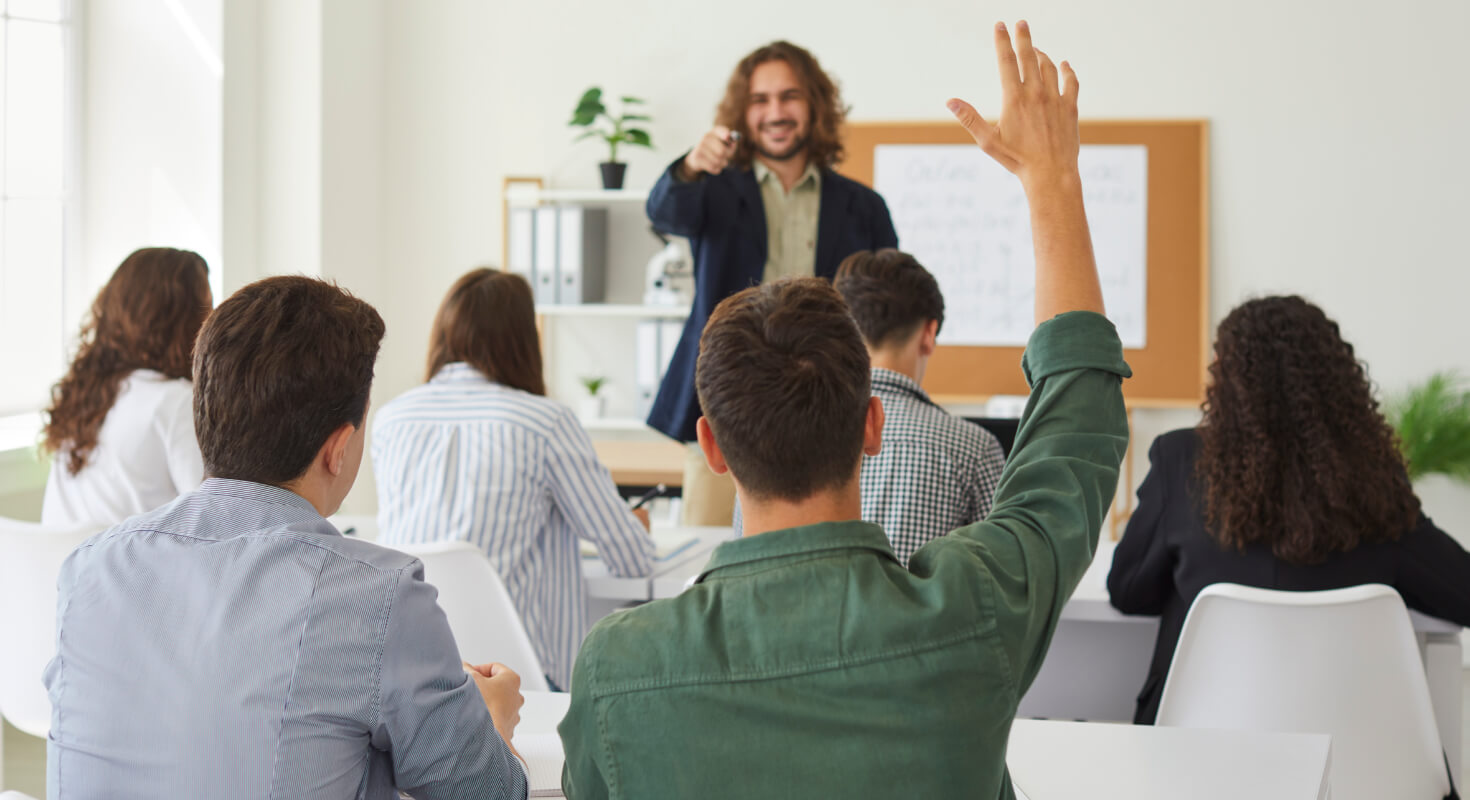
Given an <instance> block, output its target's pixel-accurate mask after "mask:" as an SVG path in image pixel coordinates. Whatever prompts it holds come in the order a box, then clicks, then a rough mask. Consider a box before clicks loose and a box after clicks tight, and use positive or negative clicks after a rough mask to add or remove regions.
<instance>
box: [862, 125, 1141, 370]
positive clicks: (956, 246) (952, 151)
mask: <svg viewBox="0 0 1470 800" xmlns="http://www.w3.org/2000/svg"><path fill="white" fill-rule="evenodd" d="M1078 163H1079V166H1080V168H1081V173H1082V196H1083V202H1084V204H1085V205H1086V208H1087V220H1088V223H1089V227H1090V229H1091V232H1092V247H1093V253H1094V254H1095V255H1096V257H1097V267H1098V275H1099V277H1100V279H1101V281H1102V290H1103V302H1104V303H1105V304H1106V305H1107V311H1108V318H1109V319H1111V320H1112V321H1113V324H1115V325H1117V327H1118V335H1119V337H1121V338H1122V340H1123V346H1124V347H1127V348H1134V349H1142V348H1143V347H1144V346H1145V344H1146V330H1145V320H1146V318H1147V314H1146V309H1147V308H1148V305H1147V300H1148V298H1147V296H1146V291H1147V286H1148V273H1147V267H1146V265H1147V263H1148V253H1147V244H1146V243H1147V241H1148V191H1147V186H1148V148H1147V147H1145V146H1143V145H1083V146H1082V152H1081V155H1080V157H1079V159H1078ZM873 188H875V189H877V190H878V192H879V193H880V194H882V195H883V198H884V200H886V201H887V203H888V210H889V213H890V214H891V215H892V216H893V226H894V228H896V229H897V231H898V241H899V246H900V247H902V248H903V250H904V251H905V252H907V253H910V254H912V255H913V256H914V257H915V258H916V259H918V261H919V263H920V264H923V265H924V266H925V268H927V269H928V270H929V271H930V272H931V273H933V274H934V277H935V278H936V279H937V280H938V281H939V288H940V290H941V291H942V292H944V300H945V309H946V312H945V315H944V316H945V320H944V326H943V330H941V331H940V333H939V342H940V344H948V345H979V346H992V347H1021V346H1024V345H1025V344H1026V340H1027V339H1028V338H1029V337H1030V335H1031V331H1032V330H1033V329H1034V328H1035V315H1034V311H1035V298H1036V272H1035V264H1036V257H1035V253H1034V252H1033V250H1032V246H1031V219H1030V215H1029V212H1028V210H1027V206H1026V195H1025V193H1024V192H1023V191H1022V190H1021V182H1020V181H1019V180H1018V179H1017V178H1016V177H1015V176H1014V175H1012V174H1011V173H1009V172H1007V171H1006V170H1005V169H1004V168H1003V167H1001V166H1000V165H999V164H997V163H995V162H994V161H993V160H991V158H990V157H989V156H987V155H985V153H984V152H982V151H981V150H980V149H979V148H977V147H975V146H973V145H929V144H925V145H890V144H882V145H878V146H877V147H875V148H874V152H873Z"/></svg>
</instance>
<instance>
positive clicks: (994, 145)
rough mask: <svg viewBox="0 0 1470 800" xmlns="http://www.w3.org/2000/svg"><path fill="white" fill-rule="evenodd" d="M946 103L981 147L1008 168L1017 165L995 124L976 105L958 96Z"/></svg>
mask: <svg viewBox="0 0 1470 800" xmlns="http://www.w3.org/2000/svg"><path fill="white" fill-rule="evenodd" d="M946 105H947V106H948V107H949V111H950V113H951V114H954V116H955V119H958V120H959V121H960V124H961V125H963V126H965V130H967V131H969V132H970V136H971V138H973V139H974V140H975V144H978V145H980V149H981V150H984V151H985V153H986V155H989V156H990V157H991V158H993V159H995V160H996V161H998V162H1000V165H1001V166H1003V167H1005V168H1006V169H1011V168H1012V167H1014V166H1015V164H1016V160H1015V159H1014V158H1012V157H1011V155H1010V152H1009V151H1007V150H1006V148H1005V145H1004V144H1003V143H1002V142H1001V140H1000V135H999V134H998V133H997V132H996V130H995V126H994V125H991V124H990V123H989V122H986V121H985V119H984V118H983V117H981V116H980V112H978V111H976V110H975V107H974V106H972V105H970V104H969V103H966V102H965V101H963V100H961V99H959V98H957V97H956V98H951V99H950V101H949V102H948V103H946Z"/></svg>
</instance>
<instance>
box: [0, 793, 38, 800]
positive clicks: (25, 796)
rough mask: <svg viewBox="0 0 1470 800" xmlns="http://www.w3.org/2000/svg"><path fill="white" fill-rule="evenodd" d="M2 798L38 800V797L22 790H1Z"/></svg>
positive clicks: (3, 799)
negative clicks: (21, 791)
mask: <svg viewBox="0 0 1470 800" xmlns="http://www.w3.org/2000/svg"><path fill="white" fill-rule="evenodd" d="M0 800H36V798H34V797H31V796H30V795H28V794H21V793H20V792H0Z"/></svg>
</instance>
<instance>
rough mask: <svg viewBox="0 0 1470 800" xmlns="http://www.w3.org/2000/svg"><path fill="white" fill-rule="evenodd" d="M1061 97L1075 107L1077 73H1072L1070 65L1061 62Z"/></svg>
mask: <svg viewBox="0 0 1470 800" xmlns="http://www.w3.org/2000/svg"><path fill="white" fill-rule="evenodd" d="M1062 97H1064V98H1066V99H1067V101H1068V102H1070V103H1071V104H1072V105H1073V106H1074V107H1075V106H1076V105H1077V73H1075V72H1073V71H1072V65H1071V64H1068V63H1067V62H1065V61H1063V62H1062Z"/></svg>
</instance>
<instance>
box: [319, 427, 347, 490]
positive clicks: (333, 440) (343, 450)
mask: <svg viewBox="0 0 1470 800" xmlns="http://www.w3.org/2000/svg"><path fill="white" fill-rule="evenodd" d="M355 433H357V426H356V425H353V424H352V423H350V422H344V423H342V427H340V428H338V429H337V430H335V431H332V435H331V436H328V437H327V441H326V443H325V444H323V445H322V449H321V452H319V453H317V458H319V459H321V463H322V466H323V467H324V468H325V469H326V470H327V474H328V475H331V476H333V477H336V476H337V475H341V474H342V467H343V465H345V464H346V463H347V444H348V442H350V441H351V440H352V435H353V434H355Z"/></svg>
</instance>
